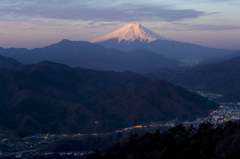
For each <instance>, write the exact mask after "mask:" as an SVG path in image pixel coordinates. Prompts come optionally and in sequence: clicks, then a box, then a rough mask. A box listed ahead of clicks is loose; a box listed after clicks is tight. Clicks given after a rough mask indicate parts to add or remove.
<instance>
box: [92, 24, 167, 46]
mask: <svg viewBox="0 0 240 159" xmlns="http://www.w3.org/2000/svg"><path fill="white" fill-rule="evenodd" d="M109 39H118V42H120V41H122V40H126V41H135V40H139V41H142V42H151V41H154V40H157V39H161V40H168V41H171V40H170V39H168V38H165V37H163V36H161V35H159V34H157V33H154V32H153V31H151V30H149V29H147V28H145V27H144V26H142V25H141V24H139V23H129V24H127V25H125V26H124V27H122V28H120V29H118V30H116V31H114V32H112V33H110V34H107V35H105V36H102V37H98V38H96V39H93V40H91V41H90V42H91V43H98V42H102V41H106V40H109Z"/></svg>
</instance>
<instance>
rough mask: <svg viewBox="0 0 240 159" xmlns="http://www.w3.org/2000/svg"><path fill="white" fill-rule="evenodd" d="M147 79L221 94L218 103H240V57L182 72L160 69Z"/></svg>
mask: <svg viewBox="0 0 240 159" xmlns="http://www.w3.org/2000/svg"><path fill="white" fill-rule="evenodd" d="M147 77H150V78H152V79H155V80H156V79H166V80H168V81H170V82H173V83H174V84H177V85H180V86H184V87H187V88H189V89H195V90H203V91H206V92H213V93H220V94H223V95H224V96H223V97H222V98H221V99H219V101H225V102H239V101H240V56H239V57H235V58H232V59H230V60H226V61H222V62H219V63H217V64H209V65H199V66H195V67H193V68H192V69H190V70H187V71H184V72H177V71H174V70H171V69H160V70H158V71H155V72H154V73H150V74H148V75H147Z"/></svg>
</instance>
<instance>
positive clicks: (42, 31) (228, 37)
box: [0, 0, 240, 50]
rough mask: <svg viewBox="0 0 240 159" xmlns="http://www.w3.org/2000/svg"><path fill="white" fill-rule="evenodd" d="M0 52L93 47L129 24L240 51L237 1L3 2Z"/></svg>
mask: <svg viewBox="0 0 240 159" xmlns="http://www.w3.org/2000/svg"><path fill="white" fill-rule="evenodd" d="M0 15H1V16H0V46H1V47H4V48H10V47H24V48H28V49H32V48H35V47H43V46H46V45H50V44H53V43H57V42H59V41H61V40H62V39H69V40H77V41H89V40H92V39H94V38H96V37H99V36H103V35H106V34H108V33H110V32H112V31H115V30H117V29H119V28H121V27H123V26H124V25H126V24H127V23H140V24H142V25H143V26H145V27H146V28H148V29H150V30H152V31H154V32H156V33H158V34H160V35H162V36H165V37H167V38H170V39H173V40H176V41H181V42H189V43H194V44H199V45H203V46H208V47H213V48H225V49H234V50H240V1H239V0H201V1H199V0H171V1H165V0H164V1H163V0H147V1H146V0H131V1H129V0H0Z"/></svg>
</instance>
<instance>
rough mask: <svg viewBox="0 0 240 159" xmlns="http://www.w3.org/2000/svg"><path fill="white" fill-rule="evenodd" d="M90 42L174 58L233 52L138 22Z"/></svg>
mask: <svg viewBox="0 0 240 159" xmlns="http://www.w3.org/2000/svg"><path fill="white" fill-rule="evenodd" d="M90 42H92V43H95V44H99V45H102V46H104V47H106V48H114V49H118V50H122V51H133V50H135V49H147V50H149V51H152V52H156V53H159V54H161V55H163V56H166V57H168V58H175V59H206V58H210V57H217V56H223V55H229V54H231V53H233V52H234V51H232V50H224V49H213V48H208V47H203V46H200V45H195V44H190V43H183V42H178V41H174V40H171V39H168V38H166V37H163V36H161V35H159V34H157V33H154V32H153V31H151V30H149V29H147V28H145V27H144V26H142V25H141V24H139V23H129V24H127V25H125V26H124V27H122V28H120V29H119V30H117V31H114V32H112V33H110V34H108V35H105V36H103V37H98V38H96V39H93V40H91V41H90Z"/></svg>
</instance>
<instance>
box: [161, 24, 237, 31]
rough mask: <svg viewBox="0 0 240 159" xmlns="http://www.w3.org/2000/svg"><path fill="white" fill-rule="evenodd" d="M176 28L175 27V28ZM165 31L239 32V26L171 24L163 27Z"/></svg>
mask: <svg viewBox="0 0 240 159" xmlns="http://www.w3.org/2000/svg"><path fill="white" fill-rule="evenodd" d="M176 26H177V27H176ZM163 28H164V29H166V30H178V31H180V30H181V31H185V30H187V31H190V30H198V31H200V30H207V31H218V30H239V29H240V26H239V25H208V24H186V23H180V22H178V23H176V22H174V23H171V24H170V25H167V26H164V27H163Z"/></svg>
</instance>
